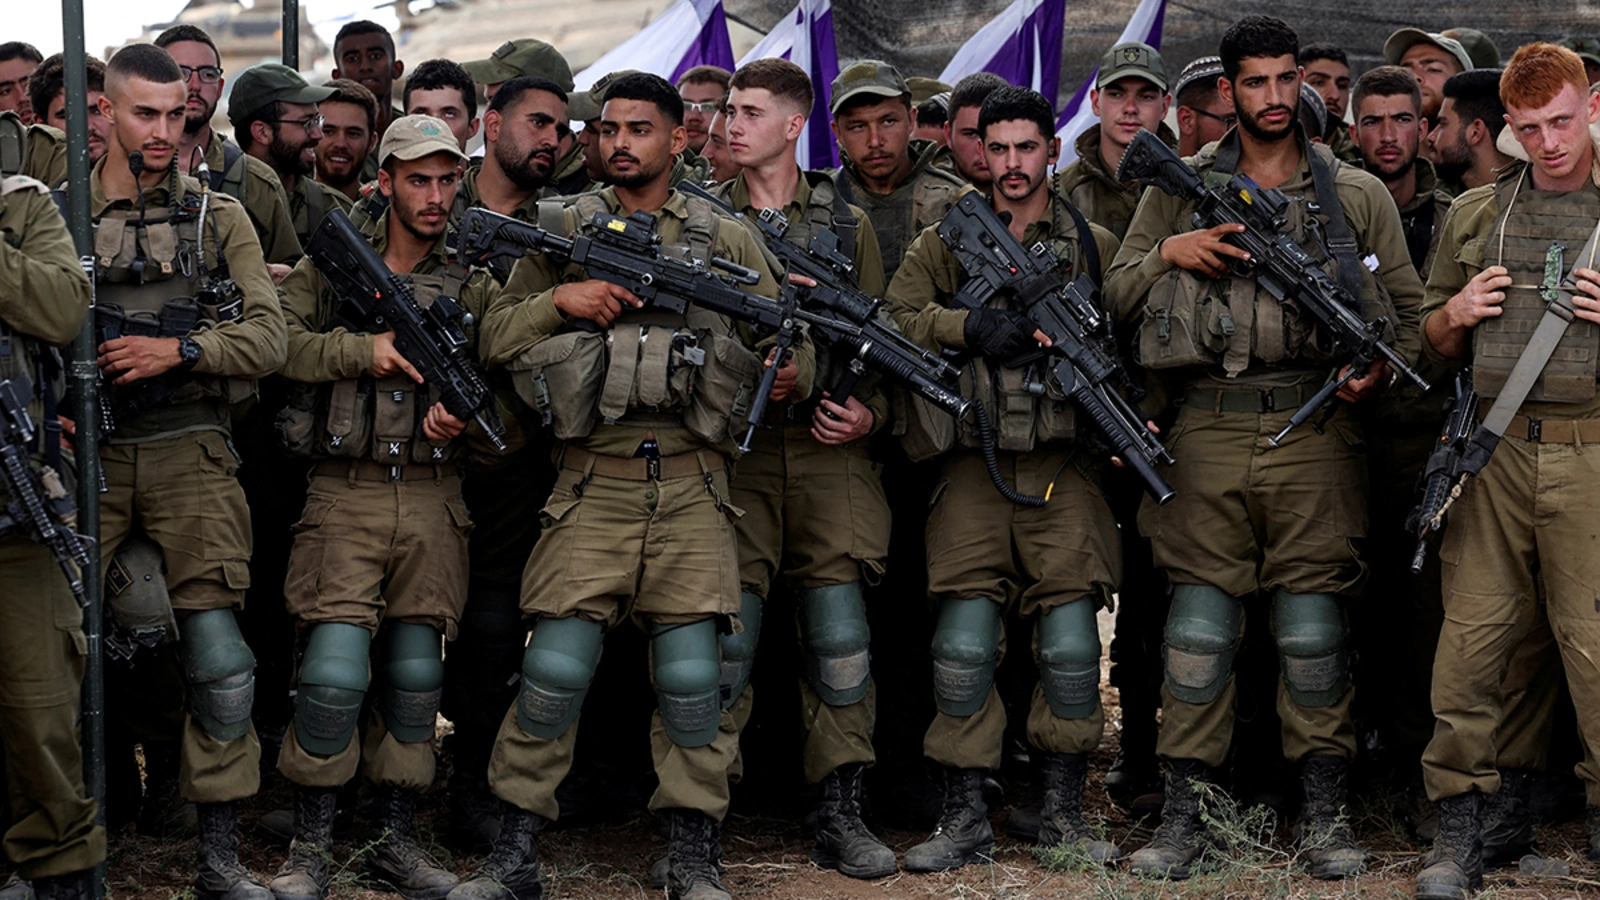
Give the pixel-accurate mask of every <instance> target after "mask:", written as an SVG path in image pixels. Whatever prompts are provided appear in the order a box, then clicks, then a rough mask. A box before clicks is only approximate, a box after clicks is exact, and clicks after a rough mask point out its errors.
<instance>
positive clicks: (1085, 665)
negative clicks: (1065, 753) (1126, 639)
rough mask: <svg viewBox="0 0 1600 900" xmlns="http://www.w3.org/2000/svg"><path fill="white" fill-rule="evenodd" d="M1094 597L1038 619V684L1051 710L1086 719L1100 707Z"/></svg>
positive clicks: (1081, 600)
mask: <svg viewBox="0 0 1600 900" xmlns="http://www.w3.org/2000/svg"><path fill="white" fill-rule="evenodd" d="M1094 613H1095V602H1094V598H1093V597H1083V598H1080V599H1078V600H1074V601H1073V602H1071V603H1067V604H1065V605H1062V606H1057V607H1054V608H1051V609H1047V610H1045V611H1044V613H1043V614H1042V615H1040V616H1039V625H1038V641H1039V683H1040V685H1041V687H1042V688H1043V689H1044V698H1045V700H1046V701H1047V702H1048V703H1049V704H1050V711H1051V712H1052V713H1054V714H1055V715H1056V716H1057V717H1059V718H1062V719H1083V718H1087V717H1088V716H1089V715H1090V714H1091V713H1093V712H1094V711H1095V707H1097V706H1099V705H1100V630H1099V628H1098V625H1097V623H1096V622H1095V618H1094Z"/></svg>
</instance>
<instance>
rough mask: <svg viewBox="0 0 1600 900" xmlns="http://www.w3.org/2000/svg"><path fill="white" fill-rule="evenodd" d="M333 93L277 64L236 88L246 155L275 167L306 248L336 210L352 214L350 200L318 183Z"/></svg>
mask: <svg viewBox="0 0 1600 900" xmlns="http://www.w3.org/2000/svg"><path fill="white" fill-rule="evenodd" d="M333 93H334V91H333V88H326V87H312V86H311V85H309V84H306V80H305V79H304V78H301V77H300V73H299V72H296V71H295V70H293V69H291V68H289V67H288V66H282V65H278V64H277V63H262V64H261V65H259V66H253V67H251V68H248V69H245V70H244V71H243V72H241V73H240V74H239V79H238V80H237V81H235V82H234V84H233V94H232V95H231V96H230V97H229V99H228V119H229V120H230V121H232V122H233V134H234V137H235V138H237V139H238V141H239V146H240V147H241V148H243V149H244V152H246V153H248V154H250V155H251V156H252V157H254V158H256V159H259V160H261V161H262V162H264V163H266V164H267V165H269V166H271V167H272V172H273V174H275V175H277V176H278V181H279V182H281V183H282V184H283V189H284V190H285V191H286V192H288V194H289V219H290V221H292V222H293V223H294V234H295V238H296V239H297V240H299V241H300V244H301V246H305V242H306V241H308V240H310V239H311V233H312V232H314V231H316V230H317V226H318V225H320V224H322V217H323V216H325V215H327V214H328V213H329V212H332V211H333V210H335V209H341V210H344V211H345V212H349V211H350V201H349V198H347V197H345V196H344V195H343V194H341V193H339V192H338V191H334V190H330V189H328V188H326V187H323V186H322V185H320V184H318V183H317V182H316V181H314V180H313V179H312V177H311V176H312V175H314V174H315V173H316V158H317V157H316V153H317V146H318V145H319V144H320V143H321V142H322V138H323V134H324V132H323V124H324V119H323V117H322V111H321V110H320V109H319V108H318V106H317V104H319V103H321V102H322V101H324V100H326V99H328V98H329V97H332V96H333Z"/></svg>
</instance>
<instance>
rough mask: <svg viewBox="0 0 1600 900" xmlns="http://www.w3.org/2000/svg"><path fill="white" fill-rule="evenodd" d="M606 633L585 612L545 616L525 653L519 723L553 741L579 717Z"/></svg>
mask: <svg viewBox="0 0 1600 900" xmlns="http://www.w3.org/2000/svg"><path fill="white" fill-rule="evenodd" d="M605 636H606V632H605V629H604V628H603V627H602V626H601V625H600V623H599V622H591V621H589V620H588V619H585V618H582V617H580V616H569V617H567V618H565V619H540V620H539V621H538V623H536V624H535V625H534V626H533V636H532V637H531V638H529V639H528V649H527V651H526V652H524V653H523V654H522V690H521V693H520V694H518V696H517V724H518V725H520V726H521V727H522V730H523V731H525V732H527V733H528V734H531V735H533V736H534V737H537V738H544V739H545V740H547V741H553V740H555V739H556V738H559V737H561V736H562V735H563V734H565V733H566V731H567V729H568V728H571V727H572V723H573V721H574V720H575V719H577V718H578V710H579V709H581V708H582V707H583V698H584V695H585V694H588V693H589V682H591V681H593V680H594V670H595V667H597V666H599V665H600V650H601V646H602V644H604V642H605Z"/></svg>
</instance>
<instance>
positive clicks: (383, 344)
mask: <svg viewBox="0 0 1600 900" xmlns="http://www.w3.org/2000/svg"><path fill="white" fill-rule="evenodd" d="M400 372H404V373H406V374H407V375H410V376H411V380H412V381H415V382H416V383H417V384H421V383H422V373H420V372H418V371H417V368H416V366H413V365H412V364H411V363H410V362H409V361H408V360H407V359H406V358H405V357H404V356H401V355H400V351H399V350H396V349H395V348H394V332H392V331H385V332H384V333H382V334H375V335H373V336H372V377H373V378H387V377H389V376H390V375H396V374H399V373H400Z"/></svg>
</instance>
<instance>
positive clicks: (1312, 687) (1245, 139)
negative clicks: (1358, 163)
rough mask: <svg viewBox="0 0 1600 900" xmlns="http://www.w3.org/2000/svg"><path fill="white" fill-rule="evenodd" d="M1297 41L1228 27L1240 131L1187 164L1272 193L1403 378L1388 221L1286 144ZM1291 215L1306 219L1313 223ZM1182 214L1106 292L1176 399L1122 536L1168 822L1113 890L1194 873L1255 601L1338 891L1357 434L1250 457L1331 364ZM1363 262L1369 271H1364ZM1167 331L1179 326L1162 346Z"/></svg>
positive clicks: (1382, 208)
mask: <svg viewBox="0 0 1600 900" xmlns="http://www.w3.org/2000/svg"><path fill="white" fill-rule="evenodd" d="M1298 43H1299V42H1298V40H1297V39H1296V37H1295V34H1294V32H1293V31H1291V30H1290V29H1289V28H1288V26H1286V25H1284V24H1283V23H1282V22H1281V21H1279V20H1277V19H1272V18H1269V17H1261V16H1251V17H1247V18H1245V19H1243V20H1241V21H1240V22H1239V23H1238V24H1236V25H1234V26H1233V27H1232V28H1230V29H1229V30H1228V32H1227V33H1226V34H1225V35H1224V37H1223V39H1222V45H1221V51H1220V56H1221V57H1222V64H1223V68H1224V74H1223V76H1222V78H1221V79H1220V80H1219V82H1218V88H1219V90H1220V91H1221V92H1222V94H1223V96H1224V98H1227V99H1230V100H1231V102H1232V104H1233V107H1234V110H1235V112H1236V114H1237V115H1238V117H1239V126H1238V128H1237V129H1235V130H1233V131H1231V132H1230V133H1229V134H1228V135H1226V136H1225V137H1224V138H1223V140H1222V141H1221V142H1219V143H1218V144H1216V145H1212V146H1209V147H1208V148H1207V149H1206V150H1203V151H1202V152H1201V153H1200V155H1199V156H1197V157H1195V158H1194V159H1193V160H1192V162H1193V164H1194V165H1195V167H1196V169H1197V171H1198V172H1199V173H1200V174H1201V176H1202V177H1215V178H1220V177H1222V176H1223V175H1225V174H1228V173H1232V172H1239V173H1241V174H1245V175H1248V176H1249V177H1251V178H1253V179H1254V180H1255V181H1256V183H1257V184H1260V185H1262V186H1263V187H1268V188H1278V189H1280V190H1282V191H1283V192H1284V194H1286V195H1287V196H1288V197H1289V198H1290V199H1289V202H1290V205H1291V206H1290V213H1289V215H1288V219H1287V221H1286V226H1285V227H1286V228H1289V229H1290V233H1291V234H1292V235H1293V238H1294V239H1295V240H1296V241H1298V242H1299V243H1301V244H1302V246H1304V247H1306V248H1307V252H1308V253H1310V254H1311V255H1312V258H1314V259H1318V260H1320V261H1321V263H1322V265H1323V267H1324V268H1325V269H1327V270H1330V271H1331V272H1333V273H1336V274H1337V279H1338V281H1339V283H1340V284H1341V285H1342V286H1344V288H1345V290H1347V291H1349V292H1350V293H1351V294H1352V295H1354V296H1358V297H1360V298H1361V303H1362V314H1363V316H1364V317H1366V318H1369V319H1370V318H1374V317H1376V316H1377V315H1385V316H1387V318H1388V321H1389V322H1391V323H1393V326H1392V330H1393V334H1391V335H1389V337H1390V339H1391V340H1392V342H1393V343H1392V346H1394V347H1395V349H1396V350H1397V351H1398V352H1399V353H1400V354H1401V356H1402V358H1413V357H1414V356H1415V353H1416V346H1417V337H1416V329H1417V324H1416V323H1417V307H1418V305H1419V301H1420V298H1421V287H1422V286H1421V282H1420V281H1418V279H1417V275H1416V272H1415V270H1414V269H1412V267H1411V264H1410V260H1409V259H1408V257H1407V255H1406V249H1405V241H1404V237H1403V235H1402V233H1401V230H1400V221H1399V215H1398V213H1397V211H1396V210H1395V206H1394V202H1393V200H1391V199H1390V197H1389V195H1388V192H1387V191H1385V190H1384V188H1383V185H1382V184H1381V183H1380V182H1379V181H1378V180H1377V179H1376V178H1374V177H1372V176H1371V175H1368V174H1366V173H1364V172H1361V171H1359V170H1357V169H1355V168H1353V167H1351V166H1346V165H1342V164H1340V163H1339V162H1338V161H1337V160H1335V159H1334V158H1333V156H1332V154H1331V153H1330V152H1328V150H1327V149H1326V148H1325V147H1321V146H1319V145H1316V144H1313V143H1310V142H1308V141H1306V140H1305V139H1304V133H1303V132H1302V131H1299V130H1298V129H1297V128H1296V127H1295V113H1294V108H1295V104H1296V102H1297V99H1298V97H1299V96H1300V78H1299V75H1298V69H1297V66H1296V62H1295V57H1296V51H1297V49H1298ZM1311 203H1315V204H1317V208H1318V211H1319V212H1320V215H1318V216H1317V217H1316V218H1315V219H1314V220H1312V219H1309V218H1308V216H1307V211H1306V207H1307V206H1308V205H1309V204H1311ZM1192 212H1193V209H1192V206H1191V204H1189V203H1188V202H1187V201H1183V200H1179V199H1177V198H1174V197H1171V196H1169V195H1167V194H1165V193H1162V192H1161V191H1158V190H1151V191H1146V192H1145V195H1144V197H1143V199H1142V200H1141V201H1140V204H1139V210H1138V212H1137V213H1135V215H1134V220H1133V224H1132V225H1131V226H1130V227H1129V229H1128V234H1127V237H1126V239H1125V241H1124V243H1123V245H1122V250H1121V252H1120V253H1119V254H1118V256H1117V260H1116V262H1115V263H1114V264H1113V266H1112V269H1111V274H1110V277H1109V281H1108V292H1109V294H1110V297H1111V299H1112V302H1113V306H1114V307H1115V310H1116V314H1117V317H1118V318H1119V319H1121V320H1123V321H1126V322H1130V323H1132V324H1133V325H1134V326H1135V327H1137V328H1138V336H1137V346H1138V356H1139V358H1140V360H1141V362H1142V364H1143V365H1145V366H1146V367H1149V368H1151V369H1164V370H1167V372H1168V374H1170V375H1171V376H1172V379H1173V382H1174V384H1175V387H1176V389H1177V390H1179V391H1180V393H1179V394H1178V399H1177V402H1178V405H1179V412H1178V418H1177V421H1176V423H1175V424H1174V426H1173V428H1172V429H1171V430H1170V431H1169V432H1168V435H1167V446H1168V447H1169V448H1171V449H1172V451H1173V455H1174V456H1175V457H1177V463H1176V465H1174V466H1173V467H1172V470H1171V472H1170V474H1169V478H1170V479H1171V481H1172V486H1173V488H1174V490H1176V492H1177V496H1176V497H1175V498H1174V500H1173V501H1172V502H1171V503H1169V504H1167V505H1166V506H1156V505H1154V504H1152V503H1150V502H1148V501H1147V502H1146V504H1145V507H1144V509H1143V511H1142V512H1141V514H1140V519H1139V524H1140V530H1141V532H1143V533H1144V534H1146V535H1148V536H1149V537H1150V539H1151V541H1152V543H1153V545H1154V550H1155V561H1156V564H1157V565H1159V566H1161V567H1162V568H1163V569H1165V570H1166V571H1167V575H1168V576H1169V577H1170V578H1171V579H1172V581H1173V583H1174V595H1173V603H1172V610H1171V612H1170V614H1169V615H1168V618H1167V625H1166V632H1165V634H1166V647H1165V662H1166V665H1165V669H1166V673H1165V676H1166V677H1165V681H1166V683H1165V685H1164V686H1163V703H1162V725H1161V734H1160V736H1159V739H1158V744H1157V752H1158V753H1159V754H1160V756H1161V757H1162V758H1163V759H1164V760H1165V762H1166V803H1165V806H1164V809H1163V811H1162V823H1161V827H1160V828H1159V829H1158V830H1157V832H1156V835H1155V838H1154V840H1153V841H1152V842H1151V844H1150V845H1149V846H1147V847H1145V848H1144V849H1142V850H1140V851H1139V852H1137V853H1135V854H1134V857H1133V871H1134V872H1135V873H1138V874H1143V875H1154V876H1157V877H1172V878H1184V877H1187V876H1188V875H1189V873H1190V872H1191V869H1192V866H1193V864H1194V862H1195V860H1196V858H1197V857H1198V856H1199V854H1200V851H1201V846H1202V835H1201V821H1200V814H1199V804H1198V796H1197V792H1196V789H1195V787H1194V786H1193V782H1194V781H1195V780H1204V779H1206V778H1207V770H1208V769H1209V768H1214V767H1216V766H1218V765H1220V764H1221V763H1222V762H1223V760H1224V758H1225V757H1226V756H1227V754H1228V750H1229V746H1230V743H1231V738H1232V733H1233V717H1234V712H1233V700H1234V694H1235V688H1234V681H1233V674H1232V668H1233V657H1234V654H1235V652H1236V651H1237V648H1238V643H1239V639H1240V635H1242V634H1243V629H1244V624H1245V623H1244V602H1245V601H1246V600H1249V599H1251V598H1252V597H1253V596H1254V595H1257V594H1261V595H1264V596H1265V597H1267V598H1269V599H1270V602H1271V610H1272V614H1271V624H1272V626H1273V635H1274V637H1275V639H1276V641H1277V644H1278V653H1279V659H1280V663H1281V666H1282V678H1281V683H1280V686H1279V690H1278V704H1277V705H1278V713H1279V717H1280V719H1281V720H1282V722H1283V735H1282V736H1283V749H1284V754H1285V756H1287V757H1288V758H1289V759H1290V760H1292V761H1294V762H1296V763H1299V764H1301V766H1302V769H1303V771H1302V787H1303V789H1304V794H1305V804H1304V811H1303V823H1302V824H1303V831H1304V833H1305V835H1306V836H1307V838H1308V839H1307V840H1306V841H1305V844H1304V847H1305V850H1304V853H1305V855H1306V858H1307V861H1308V862H1309V863H1310V864H1311V869H1312V873H1313V874H1314V875H1316V876H1318V877H1323V878H1338V877H1345V876H1347V875H1350V874H1353V873H1355V872H1356V871H1359V869H1360V867H1361V864H1362V860H1363V853H1362V851H1361V850H1360V848H1359V847H1357V846H1356V845H1355V840H1354V836H1353V834H1352V833H1351V832H1350V830H1349V828H1348V826H1347V825H1345V824H1343V821H1342V819H1341V818H1340V816H1341V815H1342V813H1343V811H1344V806H1345V803H1346V799H1347V774H1348V767H1349V760H1350V758H1351V757H1353V756H1354V755H1355V750H1356V746H1355V744H1356V742H1355V734H1354V729H1353V727H1352V725H1351V718H1350V703H1351V690H1350V686H1349V681H1348V678H1347V675H1346V659H1347V653H1346V649H1345V622H1344V616H1345V609H1344V602H1345V601H1344V599H1343V598H1346V597H1349V596H1351V595H1353V593H1354V591H1355V589H1356V587H1357V585H1358V583H1359V580H1360V576H1361V570H1362V566H1361V560H1360V556H1359V546H1360V541H1361V539H1362V538H1363V537H1364V536H1365V530H1366V504H1365V498H1364V492H1365V480H1366V479H1365V471H1366V460H1365V458H1364V455H1363V453H1362V442H1361V436H1360V427H1359V424H1358V423H1357V422H1356V421H1355V417H1354V416H1353V415H1352V414H1351V413H1350V412H1349V411H1348V410H1347V409H1345V408H1344V407H1343V406H1338V407H1336V408H1335V410H1334V413H1333V416H1332V419H1331V421H1330V422H1329V424H1328V427H1327V428H1326V429H1325V430H1323V431H1321V432H1319V431H1317V430H1315V429H1312V428H1298V429H1295V430H1294V431H1293V432H1291V433H1290V434H1289V435H1288V436H1287V437H1286V438H1285V439H1284V441H1283V443H1282V446H1279V447H1272V446H1270V444H1269V442H1268V440H1267V439H1268V438H1271V437H1273V436H1275V435H1277V434H1278V433H1279V432H1280V431H1281V430H1283V428H1284V426H1285V424H1286V422H1287V419H1288V417H1289V415H1290V413H1292V412H1293V411H1294V410H1295V409H1297V408H1298V407H1299V406H1300V405H1301V404H1302V403H1304V402H1305V401H1306V400H1307V399H1308V398H1310V396H1311V395H1312V394H1313V393H1315V392H1316V391H1317V390H1318V389H1319V388H1320V387H1321V386H1322V384H1323V383H1324V382H1325V381H1326V380H1327V378H1328V377H1329V370H1330V368H1331V367H1334V366H1337V365H1339V364H1341V363H1343V362H1344V360H1343V359H1341V358H1339V357H1338V356H1336V355H1333V354H1332V353H1330V352H1329V349H1328V347H1327V344H1326V342H1325V339H1324V338H1323V337H1322V335H1320V333H1319V331H1318V329H1316V328H1315V327H1314V325H1313V324H1312V323H1311V322H1310V321H1308V318H1309V317H1308V316H1307V315H1306V314H1305V313H1303V312H1301V311H1299V310H1297V309H1295V308H1294V306H1293V305H1292V304H1289V305H1286V304H1283V303H1280V302H1279V301H1276V300H1274V299H1273V298H1272V296H1271V295H1270V294H1269V293H1268V292H1267V291H1266V290H1265V289H1263V288H1260V286H1259V285H1257V284H1256V282H1255V281H1254V280H1253V279H1249V278H1245V277H1239V276H1230V275H1228V268H1227V265H1228V263H1229V262H1230V261H1231V260H1233V259H1236V258H1238V257H1240V256H1241V255H1242V253H1243V251H1241V250H1239V249H1238V248H1236V247H1234V246H1233V245H1232V244H1228V243H1225V242H1224V240H1223V239H1224V238H1225V237H1228V236H1230V235H1231V234H1232V233H1233V232H1236V231H1238V230H1241V229H1242V228H1243V226H1238V225H1223V226H1218V227H1216V228H1210V229H1205V230H1200V231H1195V230H1191V229H1192V228H1193V225H1192V223H1191V214H1192ZM1313 221H1314V223H1315V227H1314V228H1313V227H1312V226H1311V225H1309V224H1307V223H1308V222H1313ZM1323 235H1326V239H1323V238H1322V236H1323ZM1325 244H1326V245H1328V246H1331V247H1332V248H1333V250H1334V251H1337V253H1336V255H1335V254H1333V253H1330V252H1328V251H1327V250H1325V249H1324V245H1325ZM1330 256H1332V257H1333V258H1332V259H1329V257H1330ZM1367 258H1370V259H1371V260H1372V261H1373V263H1375V267H1373V268H1369V266H1368V265H1363V264H1362V262H1361V260H1363V259H1367ZM1390 297H1392V298H1393V299H1392V301H1391V300H1390V299H1389V298H1390ZM1172 317H1177V318H1178V320H1179V324H1174V325H1172V326H1171V327H1167V324H1166V323H1168V322H1169V321H1170V320H1171V319H1172ZM1230 324H1231V326H1232V327H1229V325H1230ZM1190 329H1192V330H1190ZM1189 334H1193V335H1194V338H1193V340H1192V341H1190V340H1185V339H1184V336H1185V335H1189ZM1174 335H1176V336H1177V339H1176V340H1175V339H1174ZM1389 378H1390V373H1389V372H1387V371H1386V369H1385V367H1384V366H1375V367H1373V369H1372V370H1371V371H1369V372H1368V373H1366V374H1364V375H1358V376H1357V377H1356V378H1354V379H1353V380H1351V381H1350V382H1349V384H1348V385H1347V386H1346V388H1345V389H1344V390H1343V391H1342V392H1341V397H1342V399H1343V400H1345V401H1355V400H1359V399H1361V398H1363V397H1365V396H1367V395H1369V394H1371V393H1373V392H1374V391H1375V390H1377V389H1379V387H1380V386H1381V385H1382V384H1383V383H1385V382H1387V381H1388V380H1389Z"/></svg>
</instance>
